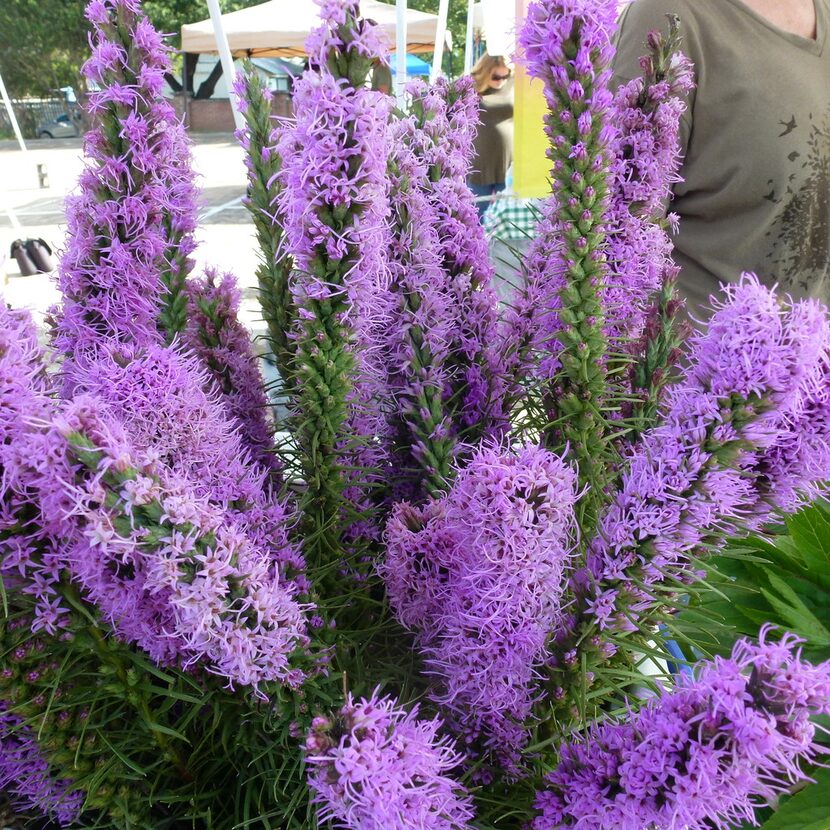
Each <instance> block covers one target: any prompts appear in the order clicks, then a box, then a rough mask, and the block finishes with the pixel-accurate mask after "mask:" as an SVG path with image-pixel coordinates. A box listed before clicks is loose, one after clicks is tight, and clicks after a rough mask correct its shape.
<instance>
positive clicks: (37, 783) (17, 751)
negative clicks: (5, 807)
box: [0, 704, 83, 827]
mask: <svg viewBox="0 0 830 830" xmlns="http://www.w3.org/2000/svg"><path fill="white" fill-rule="evenodd" d="M0 791H3V792H5V793H6V794H7V795H8V797H9V799H10V800H11V802H12V804H13V805H14V806H15V807H16V808H18V809H19V810H21V811H28V810H34V811H36V812H37V813H38V814H40V815H42V816H49V817H50V818H54V819H55V820H56V821H57V822H58V824H60V825H61V827H68V826H69V825H70V824H73V823H74V822H75V821H76V820H77V819H78V817H79V815H80V812H81V805H82V804H83V794H82V793H81V792H80V791H78V790H72V789H71V783H70V782H68V781H59V780H56V779H55V778H54V777H53V776H52V775H51V773H50V770H49V764H48V762H47V761H46V759H45V758H44V756H43V753H42V752H41V750H40V747H38V745H37V741H36V740H35V736H34V735H33V734H32V732H31V730H30V729H28V728H27V727H26V726H24V725H23V722H22V721H21V720H20V718H18V717H17V716H16V715H14V714H12V713H11V712H8V711H6V708H5V706H4V705H3V704H0Z"/></svg>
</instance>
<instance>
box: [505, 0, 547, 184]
mask: <svg viewBox="0 0 830 830" xmlns="http://www.w3.org/2000/svg"><path fill="white" fill-rule="evenodd" d="M528 5H530V0H516V31H519V30H520V29H521V26H522V24H523V23H524V20H525V17H526V16H527V7H528ZM515 69H516V80H515V94H516V98H515V108H514V110H513V189H514V190H515V192H516V195H517V196H519V197H520V198H523V199H535V198H539V197H540V196H547V195H549V194H550V184H549V183H548V176H549V172H550V161H549V160H548V158H547V157H546V156H545V150H547V147H548V137H547V136H546V135H545V132H544V124H543V120H542V119H543V117H544V115H545V113H546V112H547V106H546V105H545V97H544V95H543V93H542V82H541V81H538V80H533V79H531V78H530V76H529V75H528V74H527V71H526V70H525V68H524V66H522V65H520V64H518V63H517V64H516V67H515Z"/></svg>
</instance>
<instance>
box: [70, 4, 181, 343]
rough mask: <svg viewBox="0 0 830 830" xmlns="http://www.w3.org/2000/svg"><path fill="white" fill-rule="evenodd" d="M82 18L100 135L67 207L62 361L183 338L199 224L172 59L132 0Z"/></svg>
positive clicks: (90, 141) (92, 139) (90, 144)
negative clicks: (107, 346)
mask: <svg viewBox="0 0 830 830" xmlns="http://www.w3.org/2000/svg"><path fill="white" fill-rule="evenodd" d="M87 17H88V18H89V20H90V22H91V23H92V26H93V34H92V47H93V54H92V57H91V58H90V60H89V61H88V62H87V64H86V66H85V70H84V71H85V74H86V76H87V78H88V79H89V80H90V81H91V82H94V84H95V85H96V87H97V88H96V90H95V91H93V92H91V93H90V95H89V99H88V102H89V103H88V111H89V114H90V116H91V118H92V119H93V121H94V122H95V127H94V128H93V129H92V130H91V131H90V132H89V133H87V135H86V138H85V147H86V154H87V156H88V158H89V163H88V165H87V167H86V169H85V170H84V172H83V174H82V175H81V180H80V191H79V193H78V194H77V195H74V196H71V197H70V198H69V199H68V201H67V224H68V230H67V248H66V251H65V253H64V255H63V257H62V259H61V262H60V268H59V285H60V288H61V291H62V293H63V297H64V302H63V306H62V308H61V309H60V312H59V314H58V320H57V331H56V337H55V342H56V346H57V348H58V349H59V350H60V351H61V352H64V353H65V354H67V355H72V354H77V353H80V352H82V351H84V350H86V349H88V348H90V347H93V346H97V345H98V344H99V343H100V341H101V339H102V338H103V339H114V340H117V341H122V342H130V343H137V344H141V345H147V344H149V343H154V342H157V341H159V340H162V339H164V336H165V331H166V332H168V333H173V332H175V331H178V330H181V328H183V325H184V320H183V316H182V315H183V312H184V304H185V300H184V297H182V296H180V295H181V290H182V288H183V285H184V281H185V279H186V277H187V273H188V271H189V270H190V263H189V260H188V255H189V253H190V252H191V251H192V249H193V246H194V242H193V239H192V232H193V229H194V227H195V222H196V214H195V205H196V200H195V192H196V191H195V188H194V184H193V174H192V172H191V170H190V151H189V145H188V142H187V139H186V137H185V134H184V128H183V126H182V125H181V123H180V122H179V120H178V119H177V117H176V115H175V113H174V111H173V109H172V107H171V106H170V104H169V103H167V102H166V101H165V100H164V98H163V97H162V88H163V85H164V73H165V71H167V70H168V69H169V53H168V50H167V49H166V48H165V47H164V45H163V43H162V40H161V37H160V36H159V34H158V33H157V32H156V31H155V30H154V29H153V27H152V26H151V24H150V22H149V21H148V20H147V18H146V17H144V16H143V14H142V13H141V10H140V4H139V3H137V2H134V0H96V2H94V3H91V4H90V5H89V7H88V10H87ZM160 329H161V330H160Z"/></svg>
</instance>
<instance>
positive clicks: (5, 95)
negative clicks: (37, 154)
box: [0, 75, 26, 153]
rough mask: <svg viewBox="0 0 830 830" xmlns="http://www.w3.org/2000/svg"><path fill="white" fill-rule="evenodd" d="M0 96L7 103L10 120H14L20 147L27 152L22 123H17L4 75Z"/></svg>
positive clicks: (1, 79)
mask: <svg viewBox="0 0 830 830" xmlns="http://www.w3.org/2000/svg"><path fill="white" fill-rule="evenodd" d="M0 96H2V98H3V103H4V104H5V105H6V112H7V113H8V114H9V120H10V121H11V122H12V129H13V130H14V137H15V138H16V139H17V143H18V144H19V145H20V149H21V150H23V152H24V153H25V152H26V142H25V141H24V140H23V133H21V132H20V124H18V123H17V116H16V115H15V114H14V110H13V109H12V102H11V99H10V98H9V93H8V92H6V85H5V84H4V83H3V76H2V75H0Z"/></svg>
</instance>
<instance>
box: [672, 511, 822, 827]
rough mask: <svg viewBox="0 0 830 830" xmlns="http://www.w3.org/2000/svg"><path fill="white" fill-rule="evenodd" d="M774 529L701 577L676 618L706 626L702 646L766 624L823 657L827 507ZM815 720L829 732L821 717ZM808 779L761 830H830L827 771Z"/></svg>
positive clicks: (726, 645)
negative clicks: (694, 598) (701, 587)
mask: <svg viewBox="0 0 830 830" xmlns="http://www.w3.org/2000/svg"><path fill="white" fill-rule="evenodd" d="M772 531H773V532H772V533H771V534H770V535H767V536H764V537H762V536H754V537H750V538H749V539H743V540H741V541H739V542H734V543H733V544H732V545H731V546H730V547H729V548H727V549H726V550H725V551H724V553H723V554H722V555H720V556H716V557H714V558H713V559H712V560H711V561H710V563H709V567H708V573H707V576H706V583H707V584H708V586H709V590H708V591H705V592H703V593H701V594H700V595H699V598H700V601H699V604H698V605H697V606H696V607H695V606H693V607H691V608H689V609H688V610H687V611H686V612H684V614H682V615H681V621H682V623H687V624H689V625H690V630H692V629H693V630H695V631H696V632H700V631H701V630H705V629H706V626H707V625H708V633H709V634H710V635H711V640H710V641H709V642H706V643H705V646H706V647H707V648H708V649H710V650H711V651H713V652H714V653H717V654H723V655H726V654H728V653H729V651H730V650H731V648H732V645H733V644H734V642H735V640H737V639H738V638H739V637H741V636H749V637H754V636H755V635H756V634H757V631H758V628H759V627H760V626H762V625H764V624H765V623H768V622H769V623H772V624H774V625H776V626H777V627H778V628H779V629H780V630H781V631H792V632H793V633H795V634H798V635H799V636H800V637H802V638H803V639H804V646H803V648H804V654H805V657H806V658H807V659H809V660H810V661H812V662H814V663H819V662H823V661H824V660H828V659H830V504H828V502H826V501H823V500H820V501H817V502H816V503H815V504H813V505H811V506H810V507H807V508H805V509H804V510H802V511H801V512H799V513H796V514H795V515H793V516H789V517H788V518H787V520H786V523H785V524H782V525H781V526H779V527H777V528H773V529H772ZM713 623H716V624H713ZM681 627H682V624H681ZM819 723H820V726H821V727H823V728H825V729H826V728H828V727H830V723H828V722H827V719H821V720H820V721H819ZM817 738H818V740H819V741H821V742H822V743H825V744H827V743H830V735H826V734H823V733H822V732H819V734H818V735H817ZM811 774H812V776H813V778H814V779H815V783H813V784H809V785H807V786H806V787H804V788H803V789H801V790H800V791H799V792H797V793H796V794H795V795H793V796H792V797H791V798H789V799H787V800H786V801H784V802H783V803H782V804H781V805H780V807H779V809H778V810H776V811H775V812H774V813H773V812H772V811H771V810H766V811H763V812H761V813H760V814H759V818H760V819H761V820H762V828H761V830H830V769H828V768H826V767H820V766H819V767H816V768H815V769H814V770H812V772H811ZM764 819H766V820H765V821H764ZM740 830H749V826H745V827H743V828H740Z"/></svg>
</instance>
